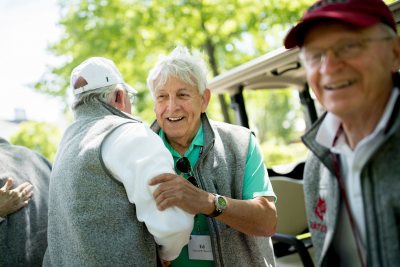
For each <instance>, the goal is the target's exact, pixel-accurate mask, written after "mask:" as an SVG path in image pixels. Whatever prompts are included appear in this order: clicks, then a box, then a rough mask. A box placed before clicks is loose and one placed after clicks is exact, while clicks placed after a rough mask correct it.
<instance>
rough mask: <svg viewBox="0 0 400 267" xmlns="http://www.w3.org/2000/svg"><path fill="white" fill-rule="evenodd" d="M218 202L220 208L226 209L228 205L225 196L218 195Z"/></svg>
mask: <svg viewBox="0 0 400 267" xmlns="http://www.w3.org/2000/svg"><path fill="white" fill-rule="evenodd" d="M217 202H218V204H217V205H218V208H219V209H224V208H225V207H226V201H225V198H223V197H221V196H220V197H218V199H217Z"/></svg>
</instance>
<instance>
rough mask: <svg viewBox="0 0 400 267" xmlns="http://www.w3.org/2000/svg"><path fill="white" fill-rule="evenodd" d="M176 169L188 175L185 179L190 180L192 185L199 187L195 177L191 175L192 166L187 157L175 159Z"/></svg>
mask: <svg viewBox="0 0 400 267" xmlns="http://www.w3.org/2000/svg"><path fill="white" fill-rule="evenodd" d="M176 169H177V170H178V171H180V172H181V173H184V174H187V175H189V177H188V178H187V180H188V181H189V182H191V183H192V184H193V185H194V186H197V187H199V185H198V184H197V181H196V178H194V176H193V173H192V166H191V165H190V161H189V159H188V158H187V157H182V158H180V159H178V160H177V161H176Z"/></svg>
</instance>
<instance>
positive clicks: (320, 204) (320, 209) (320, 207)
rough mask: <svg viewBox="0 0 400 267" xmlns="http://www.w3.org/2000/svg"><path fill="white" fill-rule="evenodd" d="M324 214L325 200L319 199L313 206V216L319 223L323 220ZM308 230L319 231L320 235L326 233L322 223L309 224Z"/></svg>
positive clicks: (324, 225)
mask: <svg viewBox="0 0 400 267" xmlns="http://www.w3.org/2000/svg"><path fill="white" fill-rule="evenodd" d="M325 212H326V203H325V199H323V198H321V197H319V198H318V201H317V205H316V206H315V209H314V213H315V216H317V217H318V218H319V219H320V220H321V221H323V220H324V215H325ZM310 228H311V229H314V230H317V231H320V232H322V233H326V230H327V229H326V224H324V223H319V222H313V221H311V222H310Z"/></svg>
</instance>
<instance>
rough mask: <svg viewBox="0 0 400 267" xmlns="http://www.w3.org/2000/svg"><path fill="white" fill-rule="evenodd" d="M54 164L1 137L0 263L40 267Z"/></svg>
mask: <svg viewBox="0 0 400 267" xmlns="http://www.w3.org/2000/svg"><path fill="white" fill-rule="evenodd" d="M50 172H51V164H50V162H49V161H48V160H47V159H45V158H44V157H43V156H41V155H39V154H38V153H36V152H34V151H32V150H30V149H28V148H25V147H22V146H17V145H12V144H10V143H8V142H7V141H6V140H5V139H3V138H1V137H0V187H1V188H0V216H1V217H3V220H2V221H1V222H0V237H1V241H0V255H2V256H1V257H0V266H25V265H29V264H31V265H34V266H39V265H41V263H42V260H43V255H44V253H45V250H46V247H47V212H48V209H47V205H48V187H49V178H50Z"/></svg>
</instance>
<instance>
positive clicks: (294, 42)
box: [284, 11, 379, 49]
mask: <svg viewBox="0 0 400 267" xmlns="http://www.w3.org/2000/svg"><path fill="white" fill-rule="evenodd" d="M323 19H326V20H336V21H338V22H343V23H346V24H351V25H354V26H357V27H369V26H372V25H374V24H376V23H378V22H379V18H377V17H375V16H368V15H365V14H360V13H356V12H343V11H341V12H329V11H326V12H323V13H322V14H315V15H311V16H308V17H307V18H305V19H304V20H303V21H301V22H299V23H298V24H297V25H296V26H295V27H293V28H292V29H291V30H290V31H289V32H288V34H287V35H286V37H285V40H284V45H285V48H286V49H290V48H293V47H296V46H298V47H301V46H302V45H303V42H304V38H305V35H306V33H307V31H308V30H309V29H310V28H311V27H312V26H316V25H317V24H316V22H317V21H318V20H323Z"/></svg>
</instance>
